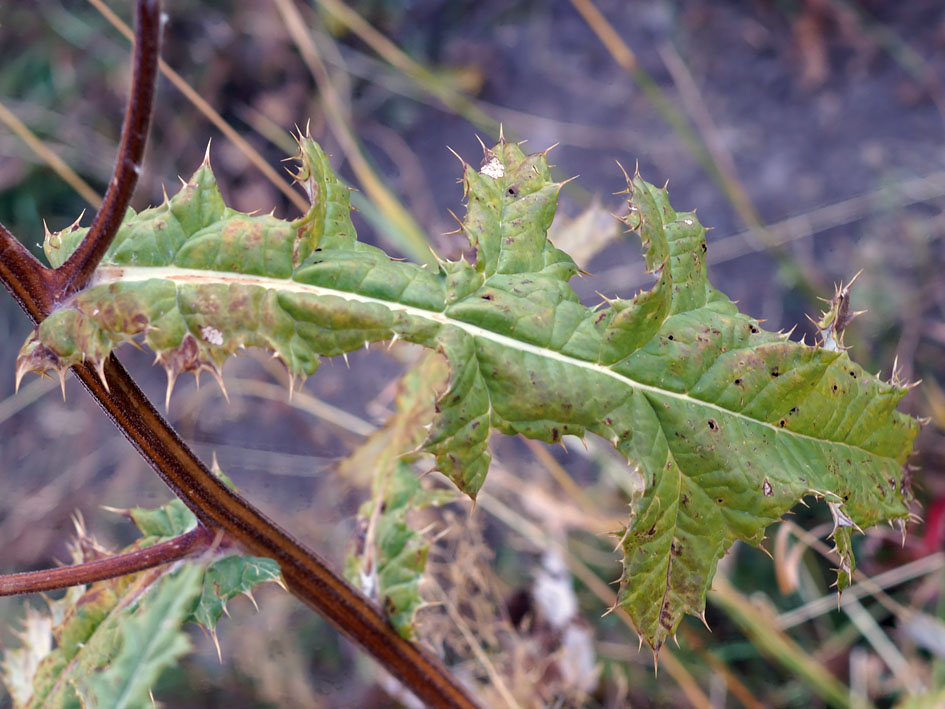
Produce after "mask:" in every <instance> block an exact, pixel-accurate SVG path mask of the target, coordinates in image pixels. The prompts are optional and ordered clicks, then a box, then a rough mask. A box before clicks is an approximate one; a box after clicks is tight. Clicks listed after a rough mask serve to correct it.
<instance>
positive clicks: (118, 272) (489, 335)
mask: <svg viewBox="0 0 945 709" xmlns="http://www.w3.org/2000/svg"><path fill="white" fill-rule="evenodd" d="M152 279H160V280H166V281H171V282H174V283H180V284H189V285H239V286H257V287H260V288H266V289H269V290H280V291H285V292H289V293H303V294H308V295H313V296H334V297H336V298H341V299H343V300H352V301H356V302H359V303H371V304H374V305H380V306H382V307H385V308H387V309H389V310H393V311H398V312H403V313H406V314H407V315H410V316H412V317H417V318H424V319H426V320H432V321H433V322H437V323H440V324H444V325H450V326H453V327H457V328H459V329H461V330H463V331H465V332H466V333H468V334H469V335H471V336H473V337H477V338H482V339H487V340H492V341H493V342H495V343H497V344H499V345H502V346H504V347H509V348H511V349H515V350H518V351H520V352H527V353H529V354H532V355H536V356H538V357H544V358H547V359H551V360H555V361H558V362H561V363H563V364H567V365H570V366H573V367H578V368H581V369H584V370H587V371H589V372H594V373H596V374H602V375H604V376H607V377H610V378H612V379H615V380H617V381H619V382H621V383H622V384H624V385H625V386H629V387H632V388H635V389H637V390H639V391H645V392H650V393H652V394H655V395H658V396H663V397H668V398H670V399H676V400H678V401H682V402H685V403H687V404H692V405H695V406H700V407H704V408H707V409H711V410H714V411H718V412H719V413H720V414H724V415H726V416H732V417H734V418H736V419H741V420H743V421H747V422H749V423H752V424H755V425H758V426H764V427H766V428H769V429H770V430H771V431H773V432H774V433H775V434H776V435H779V436H790V437H794V438H800V439H806V440H810V441H814V442H815V443H819V444H830V445H838V446H845V447H847V448H851V449H853V450H858V451H862V452H863V453H866V454H867V455H869V456H871V457H874V458H887V459H889V460H893V459H892V458H889V457H888V456H881V455H879V454H877V453H874V452H873V451H870V450H867V449H865V448H862V447H860V446H857V445H854V444H851V443H847V442H845V441H833V440H829V439H825V438H817V437H816V436H811V435H808V434H805V433H800V432H798V431H793V430H791V429H787V428H780V427H779V426H775V425H774V424H772V423H768V422H767V421H761V420H759V419H756V418H752V417H751V416H746V415H745V414H743V413H741V412H738V411H732V410H731V409H726V408H724V407H722V406H719V405H718V404H713V403H712V402H709V401H704V400H702V399H696V398H694V397H692V396H689V395H688V394H683V393H679V392H674V391H670V390H669V389H661V388H660V387H656V386H653V385H651V384H644V383H643V382H638V381H636V380H635V379H631V378H630V377H628V376H626V375H624V374H619V373H618V372H615V371H614V370H612V369H611V368H609V367H606V366H604V365H602V364H598V363H597V362H589V361H587V360H583V359H578V358H576V357H571V356H569V355H566V354H562V353H561V352H557V351H555V350H552V349H549V348H547V347H541V346H540V345H533V344H531V343H529V342H523V341H521V340H517V339H515V338H514V337H509V336H508V335H503V334H501V333H498V332H494V331H492V330H487V329H486V328H483V327H479V326H478V325H473V324H472V323H467V322H464V321H462V320H455V319H453V318H450V317H448V316H447V315H445V314H444V313H443V312H440V311H436V310H427V309H425V308H420V307H417V306H413V305H404V304H403V303H398V302H396V301H391V300H384V299H382V298H375V297H372V296H366V295H362V294H360V293H355V292H352V291H345V290H336V289H333V288H326V287H325V286H316V285H310V284H307V283H300V282H298V281H294V280H291V279H282V278H272V277H268V276H256V275H250V274H245V273H230V272H225V271H211V270H204V269H189V268H178V267H176V266H102V267H100V268H99V269H98V271H96V275H95V278H94V280H93V281H92V283H91V284H90V286H89V287H94V286H99V285H108V284H111V283H138V282H144V281H148V280H152Z"/></svg>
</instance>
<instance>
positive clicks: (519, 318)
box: [18, 139, 917, 649]
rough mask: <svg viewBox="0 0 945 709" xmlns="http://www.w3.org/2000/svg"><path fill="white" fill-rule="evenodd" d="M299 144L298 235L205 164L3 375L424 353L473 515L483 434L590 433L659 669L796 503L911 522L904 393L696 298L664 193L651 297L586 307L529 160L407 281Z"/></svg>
mask: <svg viewBox="0 0 945 709" xmlns="http://www.w3.org/2000/svg"><path fill="white" fill-rule="evenodd" d="M301 145H302V148H301V151H300V155H299V159H300V162H301V166H302V167H301V168H300V170H299V180H300V181H301V182H302V183H303V185H305V187H306V190H307V192H308V194H309V195H310V196H311V198H312V208H311V210H310V211H309V212H308V213H307V214H306V215H305V216H303V217H302V218H300V219H298V220H296V221H294V222H281V221H279V220H277V219H274V218H273V217H271V216H249V215H244V214H240V213H238V212H235V211H233V210H230V209H227V208H225V207H223V203H222V200H221V198H220V196H219V192H218V191H217V188H216V185H215V183H214V181H213V176H212V173H211V172H210V168H209V166H208V165H206V164H204V165H202V166H201V168H200V169H199V170H198V172H197V174H196V175H195V176H194V177H193V178H192V179H191V180H190V182H188V183H187V185H186V186H185V188H184V190H182V192H181V193H180V194H178V195H177V196H175V197H174V198H173V199H171V200H169V201H168V202H166V203H165V204H164V205H161V206H160V207H157V208H155V209H150V210H145V211H144V212H142V213H141V214H138V215H134V214H131V215H129V217H128V218H127V219H126V221H125V223H124V225H123V226H122V228H121V229H120V230H119V233H118V237H117V239H116V242H115V244H114V246H113V247H112V248H111V249H110V251H109V253H108V254H107V255H106V257H105V260H104V261H103V263H102V265H101V267H100V268H99V270H98V271H97V273H96V277H95V279H94V280H93V282H92V283H91V284H90V287H89V288H87V289H86V290H84V291H83V292H81V293H78V294H76V295H75V296H74V297H72V298H71V299H70V300H69V301H67V302H65V303H63V304H62V306H61V307H60V309H59V310H57V311H56V312H55V313H53V314H52V315H51V316H50V317H49V318H47V319H46V320H45V321H44V322H43V323H42V324H41V325H40V326H39V327H38V328H37V330H36V331H35V332H34V333H33V334H32V335H31V336H30V338H29V339H28V341H27V343H26V345H24V348H23V351H22V353H21V355H20V358H19V363H18V368H19V373H20V374H22V372H24V371H30V370H39V371H42V370H46V369H59V370H61V369H62V368H63V367H67V366H69V365H71V364H74V363H76V362H81V361H92V362H93V363H97V362H99V361H101V359H102V358H103V357H105V356H106V355H107V354H108V353H109V352H110V351H111V350H112V349H113V348H114V347H115V346H116V345H118V344H120V343H121V342H123V341H125V340H128V339H131V338H134V337H136V336H141V337H143V339H144V340H145V342H147V344H148V345H149V346H150V347H152V348H153V349H154V350H155V351H156V353H157V356H158V360H159V361H160V362H161V363H162V364H163V365H164V366H165V368H166V369H167V371H168V376H169V380H170V382H171V383H173V381H174V379H175V378H176V376H177V375H178V374H179V373H180V372H181V371H192V372H196V373H199V372H200V371H202V370H209V371H211V372H212V373H213V374H215V375H217V376H219V372H220V367H221V366H222V364H223V362H224V361H225V360H226V358H227V357H229V356H230V355H232V354H234V353H236V352H237V351H238V350H239V349H240V348H241V347H249V346H257V347H264V348H266V349H268V350H270V351H272V352H273V354H274V355H275V356H276V357H277V358H279V359H280V360H281V361H282V362H283V363H284V364H285V365H286V367H287V369H288V370H289V372H290V373H291V374H292V376H293V377H305V376H307V375H310V374H312V373H313V372H314V371H315V370H316V368H317V367H318V364H319V359H320V357H323V356H334V355H338V354H342V353H345V352H347V351H350V350H353V349H356V348H359V347H362V346H365V345H368V344H370V343H371V342H376V341H382V340H390V339H394V338H402V339H405V340H408V341H411V342H415V343H418V344H420V345H423V346H424V347H427V348H430V349H433V350H436V351H438V352H440V353H441V354H442V355H443V356H444V357H445V358H446V361H447V363H448V365H449V369H450V376H449V382H448V385H447V387H446V389H445V391H443V393H442V394H441V395H440V396H439V397H438V398H437V401H436V415H435V417H434V419H433V422H432V426H431V428H430V431H429V435H428V437H427V439H426V441H425V444H424V445H425V448H426V449H427V450H428V451H430V452H431V453H433V454H434V455H435V456H436V459H437V466H438V468H439V470H440V471H442V472H443V473H444V474H446V475H447V476H449V477H450V479H451V480H453V482H454V483H455V484H456V485H457V486H458V487H459V488H460V489H461V490H463V491H464V492H466V493H468V494H469V495H470V496H475V495H476V493H477V491H478V490H479V488H480V487H481V485H482V483H483V481H484V479H485V476H486V472H487V470H488V465H489V454H488V439H489V435H490V433H491V432H492V431H493V430H497V431H500V432H502V433H506V434H515V433H521V434H524V435H526V436H529V437H531V438H536V439H539V440H543V441H547V442H556V441H560V440H561V439H562V437H563V436H565V435H568V434H571V435H576V436H583V435H585V433H586V432H592V433H595V434H597V435H599V436H602V437H604V438H606V439H607V440H609V441H611V442H612V443H613V445H614V446H615V447H616V448H617V450H619V451H620V452H621V453H622V454H623V455H625V456H626V457H627V459H628V462H629V464H630V465H629V468H628V471H627V475H628V476H631V477H632V478H634V479H635V481H636V482H637V485H636V487H637V488H638V489H640V490H641V491H642V492H641V493H640V495H639V496H638V497H637V498H636V499H634V500H632V502H631V515H630V520H629V522H628V524H627V527H626V529H625V530H624V533H623V535H622V537H621V542H620V544H621V546H622V548H623V552H624V574H623V577H622V579H621V581H622V583H621V591H620V596H619V604H620V605H621V606H622V607H623V608H625V609H626V610H627V612H628V613H629V614H630V617H631V618H632V619H633V621H634V623H635V624H636V627H637V628H638V630H639V632H640V634H641V635H642V636H643V637H644V638H645V639H646V641H647V642H648V643H649V644H650V645H651V647H653V648H654V649H658V648H659V647H660V646H661V645H662V643H663V642H664V640H665V639H666V637H668V636H669V635H672V634H673V633H674V632H675V629H676V627H677V626H678V624H679V622H680V620H681V618H682V615H683V614H684V613H687V612H689V613H696V614H699V613H702V611H703V609H704V606H705V594H706V591H707V589H708V588H709V586H710V585H711V582H712V577H713V575H714V573H715V568H716V564H717V562H718V560H719V559H720V558H721V556H722V555H723V554H724V553H725V552H726V550H727V549H728V548H729V547H730V546H731V545H732V543H733V542H734V541H736V540H743V541H746V542H750V543H754V544H757V543H758V542H760V541H761V539H762V537H763V534H764V530H765V528H766V527H767V526H768V525H770V524H771V523H773V522H775V521H777V520H778V519H780V517H781V515H783V514H784V513H785V512H787V511H788V510H789V509H790V508H791V507H792V506H793V505H794V504H795V503H796V502H797V501H798V500H800V499H801V498H803V497H804V496H807V495H813V496H815V497H821V498H826V499H827V500H828V501H829V502H830V503H831V504H832V505H833V506H834V509H835V510H837V511H840V512H842V514H843V516H844V518H846V519H849V520H850V521H851V522H852V524H853V525H856V527H860V528H865V527H867V526H870V525H873V524H876V523H877V522H881V521H886V520H904V519H906V518H907V516H908V510H907V507H906V497H907V493H906V491H905V490H904V489H903V484H902V467H903V465H904V463H905V461H906V458H907V457H908V455H909V454H910V452H911V449H912V441H913V439H914V437H915V435H916V432H917V424H916V422H915V421H913V420H912V419H910V418H908V417H906V416H904V415H902V414H900V413H898V412H896V406H897V404H898V403H899V401H900V400H901V399H902V397H903V396H904V395H905V393H906V391H907V387H904V386H901V385H900V384H899V383H898V382H897V381H894V382H890V383H886V382H882V381H880V380H878V379H877V378H876V377H874V376H871V375H869V374H867V373H866V372H865V371H864V370H863V369H862V368H861V367H859V366H858V365H856V364H854V363H853V362H852V361H851V360H850V358H849V356H848V355H847V353H846V352H842V351H839V350H838V349H832V348H824V347H819V346H807V345H805V344H803V343H798V342H792V341H790V340H789V339H788V338H787V336H785V335H780V334H776V333H770V332H765V331H763V330H762V329H761V328H760V326H759V324H758V322H757V321H755V320H753V319H752V318H750V317H748V316H746V315H743V314H741V313H739V312H738V310H737V309H736V307H735V305H734V304H733V303H732V302H731V301H730V300H729V299H728V298H726V297H725V296H724V295H723V294H721V293H720V292H718V291H717V290H715V289H714V288H713V287H712V286H711V285H710V284H709V283H708V280H707V278H706V265H705V251H706V242H705V230H704V228H703V227H702V226H701V225H700V224H699V221H698V220H697V219H696V216H695V214H694V213H689V212H678V213H677V212H676V211H675V210H674V209H673V208H672V207H671V206H670V203H669V199H668V195H667V193H666V190H665V189H657V188H655V187H653V186H652V185H650V184H648V183H646V182H644V181H643V180H642V179H641V178H640V177H639V175H634V176H633V177H632V178H628V180H627V195H628V200H629V205H628V206H629V212H628V216H627V218H626V220H625V221H626V223H627V224H628V225H629V226H630V227H631V228H633V229H635V230H636V231H637V233H638V234H639V235H640V237H641V241H642V243H643V247H644V249H645V256H646V264H647V268H648V269H649V270H650V271H652V272H653V273H655V274H656V283H655V285H654V286H653V288H651V289H650V290H648V291H644V292H641V293H639V294H637V295H636V296H634V297H633V298H630V299H615V300H613V301H609V302H608V303H607V304H606V305H604V306H603V307H599V308H594V309H592V308H588V307H587V306H585V305H583V304H582V303H581V302H580V301H579V299H578V297H577V295H576V294H575V292H574V291H573V290H572V288H571V287H570V285H569V283H568V281H569V279H570V278H571V277H572V276H573V275H574V274H575V273H576V266H575V265H574V262H573V261H572V260H571V259H570V257H568V256H567V254H565V253H563V252H562V251H560V250H559V249H557V248H555V247H554V245H553V244H552V243H551V242H550V241H548V239H547V237H546V232H547V229H548V226H549V225H550V223H551V220H552V218H553V215H554V210H555V204H556V200H557V194H558V191H559V189H560V184H558V183H555V182H553V181H552V180H551V178H550V176H549V172H548V166H547V163H546V161H545V157H544V155H543V154H538V155H531V156H526V155H525V154H524V153H522V151H521V150H520V149H519V147H518V146H517V145H513V144H510V143H506V142H504V141H502V142H500V143H499V144H498V145H496V146H495V147H494V148H493V149H491V150H487V151H486V154H485V157H484V160H483V164H482V167H481V168H480V169H478V170H476V169H474V168H473V167H471V166H469V165H465V166H464V183H465V190H466V202H467V214H466V219H465V221H464V229H465V232H466V235H467V237H468V239H469V242H470V244H471V246H472V247H474V248H475V250H476V255H477V258H476V261H475V263H474V264H470V263H467V262H466V261H465V260H464V259H461V260H460V261H458V262H440V263H439V268H438V269H425V268H422V267H420V266H418V265H416V264H411V263H406V262H398V261H392V260H391V259H389V258H388V257H387V256H386V255H385V254H384V253H383V252H382V251H380V250H379V249H376V248H374V247H371V246H368V245H365V244H361V243H359V242H357V241H356V240H355V237H354V231H353V229H352V228H351V226H350V221H349V220H348V218H347V213H348V196H347V189H346V188H344V186H343V185H341V183H340V182H339V181H338V180H337V179H336V178H335V177H334V176H333V175H332V174H331V172H330V170H329V169H328V166H327V161H326V160H325V157H324V154H323V153H322V152H321V150H320V149H319V148H318V147H317V146H315V145H314V143H312V142H311V141H310V140H308V139H302V140H301ZM82 234H83V230H81V229H76V230H75V231H70V232H69V233H67V234H64V235H63V234H59V235H56V234H54V235H51V236H50V237H49V239H48V240H47V242H48V243H47V249H58V251H59V252H61V253H59V254H58V255H57V256H56V257H55V259H56V260H57V261H58V260H61V259H63V258H64V257H65V256H66V255H67V253H68V252H69V251H70V250H71V249H72V248H74V246H75V244H76V243H78V239H80V238H81V236H82ZM845 534H846V533H845V532H844V533H842V534H841V535H840V536H839V537H838V545H839V546H840V547H841V548H840V552H841V553H842V554H843V555H844V556H845V557H846V558H847V559H848V562H849V563H850V566H851V568H852V556H850V555H849V550H848V548H847V544H846V537H845Z"/></svg>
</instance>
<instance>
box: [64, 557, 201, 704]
mask: <svg viewBox="0 0 945 709" xmlns="http://www.w3.org/2000/svg"><path fill="white" fill-rule="evenodd" d="M203 573H204V566H203V564H185V565H184V568H182V569H181V570H180V571H178V572H177V573H175V574H169V575H165V576H164V577H163V578H162V579H161V580H160V581H159V582H158V583H157V584H156V585H155V587H154V588H152V589H151V590H150V592H149V593H148V594H147V595H146V596H145V597H144V598H142V599H141V601H140V602H139V603H138V604H137V607H135V608H133V609H132V608H128V609H125V610H123V611H122V612H121V614H120V617H116V618H113V619H111V621H110V622H112V623H114V624H115V626H116V627H115V628H114V631H115V632H116V634H117V636H118V637H117V643H115V644H117V646H118V648H119V649H118V652H117V654H115V655H114V657H113V658H112V659H111V660H110V662H109V663H108V666H107V667H106V668H105V669H103V670H102V671H101V672H99V673H95V674H89V675H86V676H84V677H83V678H82V679H81V680H79V682H78V684H79V695H80V696H81V697H82V700H83V703H84V704H85V706H87V707H103V708H104V707H108V708H109V709H136V708H138V707H140V708H141V709H147V708H149V707H152V706H154V702H153V700H152V699H151V694H150V693H151V688H152V687H153V685H154V683H155V682H156V681H157V679H158V677H159V676H160V674H161V672H163V671H164V670H165V669H167V668H168V667H170V666H172V665H173V664H174V663H175V662H176V661H177V659H178V658H179V657H180V656H181V655H184V654H185V653H187V652H189V651H190V640H188V638H187V635H186V634H185V633H184V632H183V630H181V626H182V625H183V623H184V621H185V620H186V618H187V617H188V615H189V613H190V609H191V607H192V606H193V602H194V598H195V597H196V596H197V594H198V592H199V590H200V584H201V578H202V577H203Z"/></svg>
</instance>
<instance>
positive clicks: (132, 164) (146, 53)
mask: <svg viewBox="0 0 945 709" xmlns="http://www.w3.org/2000/svg"><path fill="white" fill-rule="evenodd" d="M163 24H164V22H163V19H162V13H161V0H139V2H138V3H137V12H136V23H135V27H136V33H135V43H134V59H133V60H132V66H133V69H132V78H131V94H130V96H129V97H128V107H127V108H126V109H125V120H124V123H123V125H122V129H121V142H120V143H119V145H118V158H117V159H116V161H115V169H114V171H113V173H112V179H111V181H110V182H109V183H108V190H107V191H106V192H105V199H104V200H103V201H102V206H101V207H99V209H98V212H96V214H95V219H93V220H92V226H91V227H90V228H89V232H88V234H87V235H86V237H85V238H84V239H83V240H82V243H81V244H79V247H78V248H77V249H76V250H75V251H74V252H73V254H72V255H71V256H70V257H69V259H68V260H67V261H66V262H65V263H64V264H62V266H60V267H59V268H57V269H56V280H57V283H58V286H59V289H58V292H57V293H56V296H57V299H61V298H67V297H68V296H70V295H72V294H73V293H75V292H76V291H78V290H80V289H81V288H82V287H83V286H84V285H85V284H86V283H88V281H89V279H90V278H91V277H92V273H93V271H95V269H96V267H97V266H98V264H99V262H100V261H101V260H102V256H104V255H105V252H106V251H107V250H108V247H109V246H111V244H112V240H113V239H114V238H115V234H117V233H118V227H120V226H121V222H122V220H123V219H124V218H125V212H126V211H127V209H128V204H129V203H130V202H131V195H132V194H134V191H135V185H137V184H138V174H139V173H140V172H141V160H142V158H143V157H144V148H145V145H146V144H147V141H148V129H149V128H150V125H151V110H152V108H153V106H154V91H155V88H156V86H157V81H156V80H157V71H158V57H159V56H160V54H161V28H162V26H163Z"/></svg>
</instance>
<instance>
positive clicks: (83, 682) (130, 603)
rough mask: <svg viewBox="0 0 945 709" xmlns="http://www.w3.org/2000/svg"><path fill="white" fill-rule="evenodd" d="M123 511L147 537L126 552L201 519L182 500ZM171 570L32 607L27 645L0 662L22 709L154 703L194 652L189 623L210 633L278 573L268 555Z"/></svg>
mask: <svg viewBox="0 0 945 709" xmlns="http://www.w3.org/2000/svg"><path fill="white" fill-rule="evenodd" d="M215 472H216V473H217V474H218V475H220V476H223V474H222V472H220V471H219V470H215ZM223 477H224V479H225V476H223ZM125 514H126V515H127V516H128V517H129V518H130V519H132V520H133V521H134V522H135V524H136V525H137V526H138V528H139V529H140V530H141V532H142V534H143V535H144V536H143V537H142V538H141V539H139V540H138V541H137V542H135V543H134V544H132V545H131V546H129V547H128V548H126V549H124V550H123V552H128V551H131V550H133V549H137V548H140V547H142V546H150V545H152V544H155V543H157V542H160V541H163V540H165V539H169V538H172V537H175V536H178V535H180V534H182V533H184V532H186V531H188V530H189V529H191V528H192V527H193V525H194V523H195V519H194V517H193V515H192V514H191V513H190V511H189V510H188V509H187V508H186V507H184V505H183V504H182V503H181V502H180V501H179V500H173V501H171V502H169V503H168V504H166V505H164V506H163V507H160V508H158V509H154V510H148V509H143V508H135V509H132V510H127V511H125ZM95 547H96V545H95V544H91V543H90V544H77V545H75V553H74V554H73V557H74V558H73V562H74V563H80V562H83V561H89V560H90V558H87V556H86V554H85V552H84V551H83V550H84V549H94V548H95ZM224 553H225V552H224ZM172 569H173V567H171V566H163V567H158V568H155V569H151V570H149V571H144V572H141V573H138V574H133V575H130V576H123V577H119V578H115V579H109V580H106V581H100V582H98V583H95V584H92V585H91V586H88V587H81V586H80V587H75V588H71V589H69V591H68V592H67V593H66V595H65V597H63V598H62V599H61V600H59V601H51V602H49V606H50V607H49V613H47V614H39V613H36V612H34V611H28V612H27V616H26V621H25V626H24V630H23V631H22V632H21V633H20V634H19V637H20V639H21V647H20V648H18V649H16V650H7V651H6V652H5V653H4V658H3V662H2V664H0V679H2V681H3V683H4V684H5V685H6V686H7V688H8V689H9V690H10V693H11V695H12V696H13V697H14V700H15V706H16V707H37V708H38V707H48V708H57V709H58V708H59V707H70V708H71V707H76V708H78V707H79V706H84V707H88V706H101V707H113V706H126V707H132V706H135V707H137V706H141V707H145V706H147V707H150V706H152V702H151V699H150V697H149V691H150V688H151V686H152V685H153V684H154V682H155V681H156V680H157V677H158V676H159V674H160V672H161V671H163V670H164V669H165V668H166V667H168V666H169V665H170V664H172V663H173V662H174V661H175V660H176V659H177V657H179V656H180V655H181V654H183V653H184V652H186V651H187V649H188V648H189V647H190V645H189V641H188V640H187V638H186V634H185V633H184V631H183V626H184V624H185V623H186V622H187V621H194V622H197V623H201V624H203V625H204V626H205V627H207V628H208V629H209V630H210V631H211V632H213V630H214V628H215V626H216V622H217V620H218V619H219V617H220V614H221V613H222V612H223V610H224V608H225V606H226V601H227V600H229V599H230V598H232V597H233V596H235V595H237V594H238V593H247V594H249V593H251V591H252V589H253V588H254V587H255V586H256V585H258V584H260V583H263V582H264V581H274V580H278V579H279V576H280V571H279V566H278V564H276V562H274V561H272V560H271V559H258V558H255V557H244V556H236V555H229V556H224V557H222V558H217V559H216V560H214V559H212V558H204V559H202V560H200V561H190V562H185V563H184V564H183V569H181V570H179V571H176V572H174V573H172V574H171V575H170V576H169V575H168V573H169V572H170V571H172ZM198 596H199V598H198ZM80 696H81V700H80Z"/></svg>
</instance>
